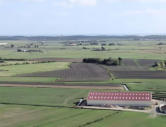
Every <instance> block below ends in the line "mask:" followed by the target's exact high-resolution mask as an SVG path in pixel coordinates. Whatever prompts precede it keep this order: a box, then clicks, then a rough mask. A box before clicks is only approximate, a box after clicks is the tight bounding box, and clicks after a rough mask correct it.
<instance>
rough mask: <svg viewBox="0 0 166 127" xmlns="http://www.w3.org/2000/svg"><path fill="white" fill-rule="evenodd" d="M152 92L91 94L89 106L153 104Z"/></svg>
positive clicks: (144, 105) (141, 105) (88, 99)
mask: <svg viewBox="0 0 166 127" xmlns="http://www.w3.org/2000/svg"><path fill="white" fill-rule="evenodd" d="M151 101H152V94H151V93H150V92H90V93H89V95H88V98H87V105H89V106H106V105H107V106H108V105H110V106H111V105H118V106H140V107H148V106H151V104H152V102H151Z"/></svg>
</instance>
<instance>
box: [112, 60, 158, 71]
mask: <svg viewBox="0 0 166 127" xmlns="http://www.w3.org/2000/svg"><path fill="white" fill-rule="evenodd" d="M157 61H158V60H145V59H139V60H133V59H123V61H122V65H121V66H111V67H110V68H109V69H110V70H112V71H149V68H151V67H152V65H153V64H154V63H155V62H157Z"/></svg>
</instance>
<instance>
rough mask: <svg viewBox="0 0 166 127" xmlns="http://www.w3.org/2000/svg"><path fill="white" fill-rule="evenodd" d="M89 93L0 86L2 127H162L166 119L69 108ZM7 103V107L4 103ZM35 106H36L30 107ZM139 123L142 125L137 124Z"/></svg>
mask: <svg viewBox="0 0 166 127" xmlns="http://www.w3.org/2000/svg"><path fill="white" fill-rule="evenodd" d="M88 92H89V90H81V89H60V88H58V89H57V88H56V89H52V88H24V87H20V88H15V87H0V103H1V104H0V125H1V126H2V127H11V126H12V127H55V126H56V127H115V126H116V127H122V126H123V127H156V126H160V127H165V119H166V117H161V116H160V117H155V118H154V117H152V116H151V115H150V114H144V113H136V112H120V111H111V110H88V109H74V108H68V106H73V102H75V101H77V100H78V98H79V97H86V96H87V94H88ZM4 103H6V104H4ZM32 105H36V106H32ZM49 106H55V107H49ZM140 123H141V124H140Z"/></svg>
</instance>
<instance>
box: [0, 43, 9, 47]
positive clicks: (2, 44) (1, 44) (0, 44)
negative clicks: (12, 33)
mask: <svg viewBox="0 0 166 127" xmlns="http://www.w3.org/2000/svg"><path fill="white" fill-rule="evenodd" d="M7 44H8V43H0V46H4V45H7Z"/></svg>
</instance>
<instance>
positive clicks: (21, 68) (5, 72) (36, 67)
mask: <svg viewBox="0 0 166 127" xmlns="http://www.w3.org/2000/svg"><path fill="white" fill-rule="evenodd" d="M68 66H69V63H66V62H57V63H55V62H54V63H40V64H27V65H10V66H0V70H1V71H0V76H15V75H19V74H24V73H33V72H42V71H50V70H60V69H65V68H68Z"/></svg>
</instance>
